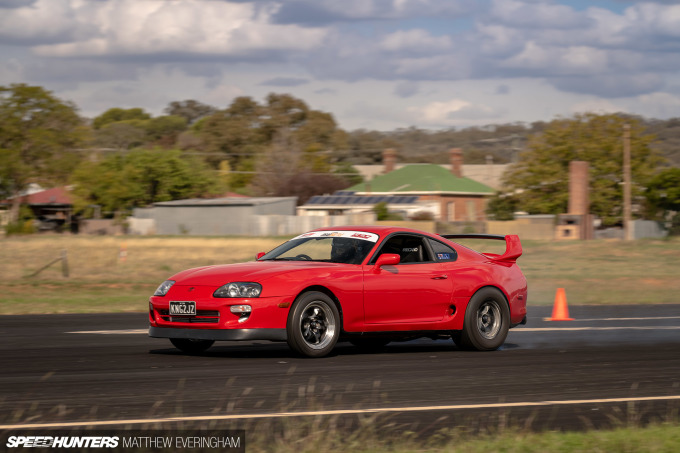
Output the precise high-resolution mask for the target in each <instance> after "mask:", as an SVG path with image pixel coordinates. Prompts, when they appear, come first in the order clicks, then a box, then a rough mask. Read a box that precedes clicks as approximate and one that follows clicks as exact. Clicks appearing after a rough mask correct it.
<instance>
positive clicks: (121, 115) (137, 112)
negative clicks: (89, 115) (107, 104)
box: [92, 107, 151, 129]
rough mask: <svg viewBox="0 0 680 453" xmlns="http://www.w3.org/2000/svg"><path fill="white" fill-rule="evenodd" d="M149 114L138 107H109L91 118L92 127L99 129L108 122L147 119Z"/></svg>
mask: <svg viewBox="0 0 680 453" xmlns="http://www.w3.org/2000/svg"><path fill="white" fill-rule="evenodd" d="M149 118H151V115H149V114H148V113H146V112H145V111H144V110H143V109H140V108H138V107H136V108H131V109H121V108H118V107H114V108H110V109H108V110H107V111H106V112H104V113H102V114H101V115H99V116H98V117H96V118H95V119H94V120H92V127H94V128H95V129H99V128H100V127H103V126H105V125H107V124H109V123H117V122H119V121H129V120H142V121H143V120H148V119H149Z"/></svg>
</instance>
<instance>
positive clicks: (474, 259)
mask: <svg viewBox="0 0 680 453" xmlns="http://www.w3.org/2000/svg"><path fill="white" fill-rule="evenodd" d="M463 237H465V238H477V239H480V238H481V239H501V240H505V243H506V250H505V253H503V254H501V255H497V254H490V253H478V252H476V251H474V250H471V249H469V248H467V247H464V246H462V245H460V244H458V243H456V242H452V241H450V239H455V238H463ZM521 254H522V246H521V244H520V241H519V238H518V237H517V236H514V235H508V236H491V235H441V236H439V235H435V234H429V233H425V232H422V231H417V230H411V229H406V228H395V227H380V226H369V227H358V226H355V227H342V228H322V229H318V230H314V231H311V232H309V233H305V234H301V235H300V236H297V237H295V238H293V239H291V240H289V241H287V242H284V243H283V244H281V245H280V246H278V247H276V248H275V249H274V250H272V251H270V252H269V253H260V254H259V255H258V258H257V261H253V262H248V263H241V264H225V265H218V266H207V267H199V268H195V269H189V270H186V271H183V272H180V273H178V274H176V275H174V276H173V277H171V278H170V279H169V280H167V281H165V282H163V283H162V284H161V285H160V286H159V287H158V289H157V290H156V292H155V293H154V295H153V296H152V297H151V298H150V299H149V323H150V327H149V336H151V337H155V338H169V339H170V341H171V342H172V344H173V345H175V346H176V347H177V348H179V349H181V350H182V351H185V352H201V351H204V350H206V349H207V348H209V347H210V346H211V345H212V344H213V343H214V342H215V341H216V340H228V341H233V340H273V341H287V342H288V345H289V346H290V347H291V348H292V349H293V350H294V351H296V352H298V353H300V354H302V355H305V356H309V357H322V356H325V355H327V354H328V353H330V352H331V351H332V350H333V347H334V346H335V344H336V343H337V342H338V340H348V341H350V342H352V343H353V344H355V345H357V346H360V347H367V348H378V347H382V346H384V345H386V344H387V343H388V342H390V341H394V340H408V339H413V338H419V337H430V338H433V339H438V338H452V339H453V341H454V342H455V343H456V344H457V345H458V346H460V347H462V348H467V349H477V350H482V351H488V350H495V349H497V348H498V347H500V346H501V345H502V344H503V342H504V341H505V338H506V336H507V334H508V329H509V328H511V327H515V326H516V325H518V324H524V323H526V313H527V310H526V303H527V282H526V279H525V278H524V275H523V274H522V272H521V271H520V269H519V267H518V266H517V264H516V260H517V258H519V256H520V255H521Z"/></svg>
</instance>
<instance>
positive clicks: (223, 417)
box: [0, 395, 680, 430]
mask: <svg viewBox="0 0 680 453" xmlns="http://www.w3.org/2000/svg"><path fill="white" fill-rule="evenodd" d="M646 401H680V395H668V396H641V397H629V398H602V399H593V400H562V401H524V402H518V403H490V404H456V405H448V406H416V407H383V408H381V407H378V408H370V409H338V410H326V411H302V412H273V413H269V414H267V413H260V414H238V415H215V414H213V415H199V416H187V417H165V418H147V419H128V420H87V421H80V422H62V423H29V424H14V425H0V430H8V429H35V428H75V427H83V426H87V427H93V426H115V425H145V424H157V423H175V422H187V421H222V420H247V419H265V418H292V417H315V416H329V415H359V414H380V413H388V412H428V411H445V410H473V409H507V408H512V407H545V406H574V405H581V404H609V403H632V402H646Z"/></svg>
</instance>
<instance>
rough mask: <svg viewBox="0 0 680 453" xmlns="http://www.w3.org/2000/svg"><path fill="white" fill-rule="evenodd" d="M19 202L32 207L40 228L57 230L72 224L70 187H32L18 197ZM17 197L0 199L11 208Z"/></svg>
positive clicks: (1, 203)
mask: <svg viewBox="0 0 680 453" xmlns="http://www.w3.org/2000/svg"><path fill="white" fill-rule="evenodd" d="M18 199H19V203H20V204H22V205H26V206H28V207H29V208H30V209H31V212H32V213H33V216H34V217H35V218H36V219H37V222H36V224H37V227H38V229H39V230H42V231H48V230H57V229H62V228H64V225H70V224H71V220H72V217H73V201H72V197H71V193H70V190H69V188H68V187H65V186H62V187H53V188H51V189H42V188H39V187H32V188H30V189H29V190H28V191H27V192H26V193H24V194H22V195H20V196H19V197H18ZM15 202H16V198H10V199H7V200H2V201H0V206H2V207H4V208H6V209H8V210H9V209H10V208H11V205H12V204H13V203H15Z"/></svg>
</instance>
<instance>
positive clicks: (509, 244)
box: [440, 234, 522, 262]
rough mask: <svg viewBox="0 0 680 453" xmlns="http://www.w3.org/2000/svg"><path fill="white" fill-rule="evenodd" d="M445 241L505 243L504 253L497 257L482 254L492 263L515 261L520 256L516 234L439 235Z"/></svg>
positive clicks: (520, 245)
mask: <svg viewBox="0 0 680 453" xmlns="http://www.w3.org/2000/svg"><path fill="white" fill-rule="evenodd" d="M440 236H441V237H443V238H445V239H495V240H499V241H505V253H503V254H502V255H497V254H495V253H483V255H484V256H486V257H488V258H491V259H492V260H494V261H510V262H514V261H517V258H519V257H520V256H522V243H521V242H520V240H519V236H517V235H516V234H508V235H505V236H503V235H500V234H440Z"/></svg>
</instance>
